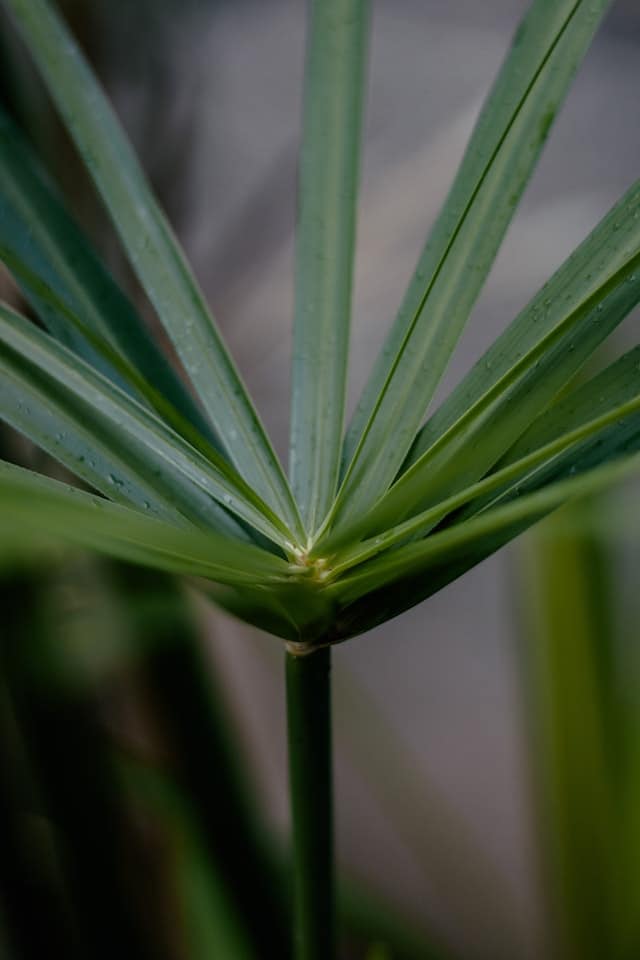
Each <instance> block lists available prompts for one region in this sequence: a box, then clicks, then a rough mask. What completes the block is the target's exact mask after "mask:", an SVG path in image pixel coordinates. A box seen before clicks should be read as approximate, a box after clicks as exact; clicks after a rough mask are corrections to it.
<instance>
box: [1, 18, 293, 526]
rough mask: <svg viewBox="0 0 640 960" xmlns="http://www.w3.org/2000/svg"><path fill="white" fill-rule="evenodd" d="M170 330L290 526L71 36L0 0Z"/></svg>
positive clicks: (222, 358) (279, 474)
mask: <svg viewBox="0 0 640 960" xmlns="http://www.w3.org/2000/svg"><path fill="white" fill-rule="evenodd" d="M4 2H5V5H6V6H7V8H8V9H9V10H10V11H11V13H12V14H13V16H14V18H15V20H16V23H17V25H18V27H19V29H20V31H21V33H22V35H23V37H24V39H25V42H26V44H27V46H28V48H29V50H30V52H31V53H32V55H33V57H34V59H35V61H36V63H37V65H38V67H39V69H40V71H41V73H42V75H43V77H44V80H45V83H46V85H47V88H48V90H49V92H50V94H51V96H52V97H53V99H54V101H55V103H56V105H57V107H58V110H59V111H60V114H61V116H62V118H63V120H64V122H65V124H66V126H67V129H68V130H69V133H70V134H71V136H72V137H73V139H74V140H75V143H76V145H77V147H78V149H79V151H80V153H81V155H82V157H83V159H84V162H85V164H86V166H87V169H88V170H89V173H90V174H91V176H92V177H93V179H94V181H95V183H96V186H97V188H98V190H99V191H100V193H101V195H102V198H103V200H104V202H105V205H106V206H107V208H108V210H109V212H110V214H111V218H112V220H113V223H114V225H115V227H116V229H117V230H118V233H119V234H120V237H121V240H122V242H123V244H124V246H125V247H126V249H127V251H128V254H129V258H130V260H131V264H132V266H133V268H134V270H135V271H136V273H137V275H138V277H139V279H140V282H141V283H142V286H143V287H144V289H145V291H146V293H147V294H148V296H149V298H150V300H151V302H152V303H153V305H154V307H155V309H156V311H157V313H158V316H159V318H160V320H161V321H162V323H163V325H164V327H165V329H166V330H167V333H168V334H169V336H170V337H171V339H172V341H173V343H174V345H175V347H176V350H177V352H178V354H179V356H180V358H181V360H182V363H183V365H184V368H185V370H186V372H187V374H188V376H189V377H190V379H191V381H192V382H193V384H194V386H195V387H196V389H197V391H198V395H199V397H200V399H201V400H202V403H203V405H204V407H205V409H206V411H207V413H208V414H209V416H210V417H211V420H212V422H213V423H214V425H215V427H216V431H217V434H218V436H219V438H220V440H221V442H222V445H223V447H224V449H225V450H226V452H227V455H228V456H229V458H230V459H231V461H232V462H233V464H234V465H235V467H236V468H237V470H238V472H239V473H240V475H241V476H243V477H244V479H245V480H246V481H247V482H248V483H250V484H251V486H252V487H253V488H254V489H255V490H256V492H257V493H258V494H259V495H260V496H261V497H262V499H263V500H264V501H265V502H266V503H268V504H269V506H271V507H272V508H273V509H274V510H276V511H278V512H279V513H280V515H282V516H283V517H284V518H286V520H287V521H288V522H289V524H290V525H291V526H292V528H294V529H296V528H297V527H298V524H299V518H298V517H297V511H296V508H295V504H294V501H293V497H292V496H291V492H290V490H289V486H288V484H287V481H286V478H285V476H284V473H283V471H282V468H281V466H280V464H279V462H278V459H277V457H276V455H275V453H274V452H273V450H272V448H271V445H270V443H269V441H268V438H267V436H266V434H265V432H264V429H263V427H262V425H261V423H260V421H259V418H258V416H257V414H256V412H255V410H254V408H253V405H252V403H251V400H250V399H249V396H248V394H247V391H246V389H245V387H244V385H243V383H242V381H241V379H240V376H239V374H238V372H237V370H236V368H235V365H234V363H233V361H232V359H231V357H230V355H229V353H228V351H227V349H226V347H225V344H224V342H223V340H222V338H221V336H220V333H219V331H218V329H217V326H216V324H215V322H214V320H213V318H212V317H211V315H210V313H209V311H208V309H207V306H206V304H205V301H204V298H203V295H202V293H201V291H200V289H199V288H198V286H197V284H196V281H195V278H194V277H193V275H192V272H191V270H190V268H189V266H188V264H187V262H186V260H185V258H184V255H183V253H182V252H181V250H180V248H179V246H178V244H177V241H176V239H175V237H174V236H173V233H172V231H171V228H170V226H169V224H168V222H167V220H166V218H165V216H164V214H163V213H162V212H161V210H160V209H159V207H158V204H157V202H156V200H155V198H154V196H153V194H152V192H151V189H150V187H149V185H148V183H147V181H146V179H145V176H144V174H143V172H142V169H141V167H140V165H139V163H138V160H137V158H136V156H135V154H134V152H133V150H132V148H131V145H130V144H129V142H128V140H127V139H126V137H125V135H124V132H123V130H122V128H121V126H120V124H119V122H118V120H117V118H116V116H115V114H114V112H113V110H112V109H111V107H110V105H109V103H108V102H107V100H106V98H105V96H104V94H103V92H102V90H101V88H100V86H99V84H98V83H97V81H96V78H95V77H94V75H93V73H92V72H91V70H90V68H89V66H88V64H87V62H86V60H85V59H84V57H83V55H82V53H81V52H80V50H79V48H78V46H77V44H76V43H75V41H74V39H73V37H72V36H71V34H70V33H69V31H68V30H67V28H66V27H65V25H64V24H63V22H62V20H61V19H60V18H59V16H58V15H57V13H56V12H55V11H54V8H53V7H52V5H51V4H50V3H48V2H47V0H4Z"/></svg>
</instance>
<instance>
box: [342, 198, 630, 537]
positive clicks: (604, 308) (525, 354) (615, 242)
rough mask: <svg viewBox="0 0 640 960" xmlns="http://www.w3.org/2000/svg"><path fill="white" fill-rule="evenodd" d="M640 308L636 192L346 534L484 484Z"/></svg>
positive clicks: (478, 369) (448, 404) (474, 375)
mask: <svg viewBox="0 0 640 960" xmlns="http://www.w3.org/2000/svg"><path fill="white" fill-rule="evenodd" d="M639 301H640V184H636V185H635V186H634V187H633V188H632V189H631V190H630V191H629V192H628V193H627V194H626V195H625V196H624V197H623V198H622V199H621V200H620V202H619V203H618V204H616V206H615V207H614V208H613V210H612V211H611V212H610V213H609V214H608V215H607V216H606V217H605V218H604V220H603V221H602V222H601V223H600V224H599V226H598V227H596V229H595V230H594V231H593V233H592V234H591V235H590V236H589V237H588V238H587V240H585V242H584V243H583V244H582V245H581V246H580V247H579V248H578V249H577V250H576V251H575V253H574V254H573V255H572V256H571V257H570V258H569V259H568V260H567V262H566V263H565V264H564V265H563V266H562V267H561V268H560V270H558V272H557V273H556V274H555V275H554V277H553V278H552V279H551V280H550V281H549V283H548V284H546V285H545V286H544V287H543V288H542V290H541V291H540V293H539V294H538V295H537V296H536V297H535V298H534V299H533V301H532V302H531V304H530V305H529V306H528V307H527V308H526V309H525V310H524V311H523V312H522V314H520V316H518V317H517V318H516V320H515V321H514V322H513V323H512V324H511V326H510V327H509V329H508V330H507V331H506V332H505V334H503V336H502V337H501V338H500V339H499V340H498V341H496V343H495V344H494V345H493V346H492V347H491V348H490V349H489V351H488V352H487V353H486V354H485V356H484V357H483V358H482V360H481V361H479V363H478V364H476V366H475V367H474V368H473V370H472V371H471V373H470V374H469V376H468V377H467V378H466V380H465V381H463V383H462V384H461V386H460V387H459V388H458V389H457V390H456V391H454V393H453V394H452V395H451V397H450V398H449V400H447V401H445V403H444V404H443V407H442V408H441V410H440V411H439V412H438V413H437V414H436V415H435V416H434V417H433V418H432V421H433V423H431V422H430V424H428V425H427V427H425V430H424V432H423V435H422V436H423V437H426V435H427V434H428V435H430V436H432V437H433V438H434V439H433V442H432V443H431V444H430V445H428V446H426V449H425V450H424V452H423V453H422V454H421V456H419V457H418V459H417V460H415V461H414V462H413V463H412V464H411V466H410V467H409V468H408V469H407V470H406V471H405V472H404V473H403V474H402V475H401V476H400V478H399V479H398V480H397V482H396V483H395V484H394V485H393V486H392V487H391V488H390V490H389V491H388V492H387V493H386V495H385V496H384V497H383V498H382V499H381V500H380V502H379V503H378V504H376V505H375V506H374V507H373V509H372V510H371V511H370V513H369V514H368V515H367V516H365V517H364V518H362V517H360V518H357V519H356V520H354V521H353V522H352V523H350V522H348V520H345V521H343V528H344V529H343V534H346V533H347V532H348V531H349V530H350V529H351V526H352V525H353V524H357V523H360V525H361V528H362V529H366V532H367V533H368V534H371V533H374V532H376V531H380V530H383V529H385V528H386V527H389V526H392V525H395V524H396V523H398V522H399V521H401V520H402V519H404V518H405V517H408V516H411V515H412V514H415V513H417V512H419V511H421V510H424V509H426V508H428V507H430V506H432V505H435V504H437V503H438V502H439V501H441V500H442V499H444V498H445V497H448V496H451V494H454V493H456V492H457V491H458V490H463V489H464V488H465V487H466V486H469V485H470V484H472V483H474V482H475V481H476V480H478V479H480V478H481V477H482V476H484V474H485V473H487V471H488V470H489V469H490V468H491V467H492V466H493V465H494V464H495V463H496V461H497V460H499V458H500V457H501V456H502V455H503V454H504V453H505V451H506V450H508V449H509V447H510V446H511V445H512V444H513V443H514V442H515V441H516V440H517V438H518V437H519V436H520V435H521V434H522V433H523V432H524V431H525V430H526V429H527V427H528V426H529V425H530V424H531V422H532V421H533V420H535V419H536V418H537V417H538V416H539V415H540V413H541V412H542V411H543V410H544V409H545V408H546V407H547V406H548V405H549V404H550V403H551V401H552V400H553V398H554V396H556V395H557V394H558V393H559V391H560V390H561V389H562V388H563V387H564V386H565V384H566V383H568V382H569V381H570V380H571V379H572V377H573V376H574V375H575V374H576V372H577V371H578V370H579V369H580V367H581V366H582V364H583V363H584V362H585V360H587V359H588V357H589V356H591V354H592V353H593V351H594V350H595V349H596V348H597V347H598V346H599V345H600V343H602V341H603V340H604V339H605V338H606V337H607V336H609V334H610V333H611V332H612V331H613V330H614V329H615V328H616V327H617V326H618V324H619V323H620V322H621V321H622V320H623V319H624V318H625V317H626V316H627V314H628V313H629V311H630V310H631V309H632V308H633V307H634V306H635V305H636V304H637V303H638V302H639ZM494 368H497V371H498V372H497V373H494ZM425 442H426V441H425ZM338 535H339V530H336V531H335V533H334V536H338Z"/></svg>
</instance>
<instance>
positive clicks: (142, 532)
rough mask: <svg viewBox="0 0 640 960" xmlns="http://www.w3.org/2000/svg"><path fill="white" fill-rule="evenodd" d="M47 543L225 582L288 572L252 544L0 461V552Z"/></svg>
mask: <svg viewBox="0 0 640 960" xmlns="http://www.w3.org/2000/svg"><path fill="white" fill-rule="evenodd" d="M51 543H61V544H65V543H66V544H71V545H74V546H79V547H86V548H88V549H91V550H96V551H98V552H100V553H105V554H108V555H109V556H113V557H117V558H119V559H122V560H128V561H131V562H134V563H140V564H143V565H145V566H150V567H155V568H157V569H159V570H164V571H166V572H169V573H175V574H183V575H188V576H195V577H205V578H207V579H211V580H214V581H215V582H217V583H220V584H226V585H230V586H245V585H246V586H249V587H254V588H255V587H257V586H259V585H260V584H262V585H263V586H265V585H267V584H271V583H277V582H278V581H279V580H280V579H282V578H283V577H285V576H286V573H287V570H288V567H287V564H286V562H285V561H284V560H280V559H278V558H277V557H274V556H273V555H272V554H270V553H267V552H266V551H264V550H260V549H259V548H258V547H254V546H251V545H250V544H243V543H239V542H237V541H235V540H229V539H227V538H225V537H221V536H219V535H218V534H215V533H212V532H206V533H205V532H203V531H200V530H196V529H194V528H192V527H189V528H184V527H182V528H181V527H177V526H175V525H173V524H168V523H166V522H164V521H161V520H158V519H156V518H152V517H148V516H145V514H143V513H142V512H140V511H138V510H131V509H130V508H128V507H123V506H120V505H118V504H114V503H110V502H109V501H108V500H104V499H102V498H101V497H97V496H93V495H92V494H89V493H84V492H83V491H81V490H77V489H75V488H74V487H70V486H68V485H67V484H65V483H59V482H58V481H56V480H50V479H49V478H48V477H41V476H39V475H38V474H35V473H32V472H31V471H29V470H24V469H22V468H21V467H15V466H13V465H12V464H8V463H4V462H2V461H0V556H2V555H3V554H4V555H5V556H6V555H9V554H12V553H13V554H21V555H23V556H24V555H27V554H29V553H33V552H36V551H37V550H38V548H39V547H41V546H46V545H50V544H51Z"/></svg>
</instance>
